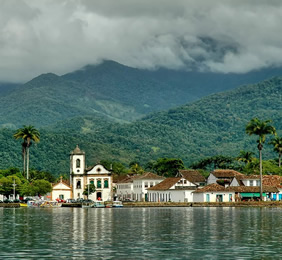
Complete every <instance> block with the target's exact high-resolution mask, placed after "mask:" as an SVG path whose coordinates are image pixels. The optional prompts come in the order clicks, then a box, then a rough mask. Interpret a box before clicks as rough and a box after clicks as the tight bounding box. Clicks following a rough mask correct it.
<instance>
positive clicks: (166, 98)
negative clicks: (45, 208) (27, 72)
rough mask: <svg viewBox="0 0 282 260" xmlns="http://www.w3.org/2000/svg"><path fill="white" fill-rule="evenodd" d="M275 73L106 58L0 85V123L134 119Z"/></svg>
mask: <svg viewBox="0 0 282 260" xmlns="http://www.w3.org/2000/svg"><path fill="white" fill-rule="evenodd" d="M275 75H282V69H281V68H277V69H265V70H261V71H255V72H251V73H247V74H216V73H200V72H185V71H173V70H165V69H159V70H156V71H148V70H141V69H135V68H130V67H127V66H124V65H121V64H119V63H117V62H114V61H104V62H103V63H101V64H99V65H88V66H85V67H84V68H82V69H80V70H77V71H74V72H72V73H68V74H66V75H63V76H58V75H55V74H52V73H48V74H42V75H40V76H38V77H36V78H34V79H32V80H31V81H29V82H27V83H25V84H23V85H21V86H15V85H10V87H9V86H8V85H7V84H2V85H1V84H0V127H1V126H2V127H8V128H12V129H15V128H17V127H20V126H22V125H23V124H32V125H35V126H36V127H44V126H50V125H53V124H55V123H56V122H60V121H62V122H64V121H65V120H69V119H72V118H76V117H84V116H91V117H93V118H97V120H100V119H101V116H102V117H104V118H105V120H109V121H110V122H121V123H124V122H133V121H135V120H137V119H140V118H142V117H144V116H146V115H149V114H151V113H154V112H157V111H165V110H168V109H170V108H174V107H178V106H181V105H184V104H187V103H189V102H192V101H195V100H198V99H199V98H201V97H204V96H207V95H209V94H212V93H216V92H221V91H226V90H229V89H232V88H234V87H236V86H239V85H241V84H248V83H255V82H258V81H260V80H263V79H266V78H269V77H271V76H275Z"/></svg>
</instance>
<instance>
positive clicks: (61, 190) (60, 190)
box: [50, 178, 72, 200]
mask: <svg viewBox="0 0 282 260" xmlns="http://www.w3.org/2000/svg"><path fill="white" fill-rule="evenodd" d="M70 198H72V188H71V187H70V186H69V185H68V184H66V183H65V182H63V179H62V178H61V180H60V182H59V183H56V184H54V185H53V187H52V192H51V198H50V199H51V200H57V199H60V200H66V199H70Z"/></svg>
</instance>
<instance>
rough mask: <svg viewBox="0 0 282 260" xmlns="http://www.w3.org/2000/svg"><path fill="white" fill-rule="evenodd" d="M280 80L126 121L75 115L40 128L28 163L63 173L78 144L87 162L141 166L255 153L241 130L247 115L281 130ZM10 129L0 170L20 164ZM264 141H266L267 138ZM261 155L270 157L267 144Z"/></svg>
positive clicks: (1, 135) (4, 140) (4, 139)
mask: <svg viewBox="0 0 282 260" xmlns="http://www.w3.org/2000/svg"><path fill="white" fill-rule="evenodd" d="M281 93H282V78H279V77H276V78H272V79H270V80H266V81H264V82H261V83H259V84H253V85H247V86H241V87H239V88H237V89H234V90H231V91H227V92H222V93H217V94H212V95H210V96H208V97H205V98H202V99H200V100H198V101H195V102H193V103H189V104H187V105H184V106H181V107H178V108H175V109H170V110H169V111H166V112H158V113H154V114H151V115H150V116H147V117H145V118H143V119H141V120H138V121H136V122H133V123H130V124H118V123H114V122H109V121H107V120H104V118H103V117H102V116H95V117H94V116H86V117H81V116H79V117H76V118H72V119H69V120H67V121H61V122H59V123H55V124H54V125H53V126H52V127H48V128H41V129H40V132H41V141H40V143H39V144H38V145H34V146H33V147H32V148H31V162H32V163H31V165H32V167H34V168H37V169H40V170H49V171H51V172H53V173H56V174H58V173H62V172H68V170H69V152H70V151H71V150H72V149H74V147H75V145H76V144H79V145H80V147H81V149H83V150H85V151H86V155H87V164H88V165H90V164H94V163H97V162H99V161H100V160H105V159H109V160H114V161H120V162H123V163H126V164H128V163H129V162H131V161H138V162H140V163H141V164H144V163H146V162H148V161H150V160H155V159H157V158H160V157H174V158H181V159H182V160H183V161H184V162H185V165H186V166H189V165H190V164H191V163H193V162H195V161H196V160H199V159H202V158H204V157H208V156H214V155H219V154H221V155H228V156H237V155H238V154H239V152H240V150H248V151H253V152H254V153H255V154H256V153H257V147H256V141H255V140H256V137H255V136H251V137H250V136H248V135H246V133H245V127H246V124H247V122H249V120H250V119H251V118H253V117H258V118H260V119H262V120H266V119H271V120H272V121H273V125H274V126H275V127H276V129H277V130H278V134H280V135H281V134H282V131H281V130H282V94H281ZM12 134H13V131H11V130H9V129H2V130H1V132H0V138H1V143H2V144H3V145H2V146H3V150H2V151H1V156H0V168H7V167H9V166H18V167H20V165H21V145H20V142H16V141H14V140H13V138H12ZM267 142H268V141H267ZM267 142H266V144H265V147H264V152H263V156H264V158H274V157H275V156H276V155H275V154H274V153H272V147H271V146H269V145H267Z"/></svg>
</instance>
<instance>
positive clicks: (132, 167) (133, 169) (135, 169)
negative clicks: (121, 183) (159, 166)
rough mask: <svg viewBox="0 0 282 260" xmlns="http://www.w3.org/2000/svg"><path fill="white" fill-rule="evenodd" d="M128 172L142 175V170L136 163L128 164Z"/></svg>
mask: <svg viewBox="0 0 282 260" xmlns="http://www.w3.org/2000/svg"><path fill="white" fill-rule="evenodd" d="M129 172H130V173H134V174H142V173H143V172H144V170H143V168H142V167H141V166H140V165H139V164H138V163H133V164H130V169H129Z"/></svg>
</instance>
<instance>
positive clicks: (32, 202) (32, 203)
mask: <svg viewBox="0 0 282 260" xmlns="http://www.w3.org/2000/svg"><path fill="white" fill-rule="evenodd" d="M42 203H44V200H29V201H28V202H27V207H28V208H39V207H40V205H41V204H42Z"/></svg>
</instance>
